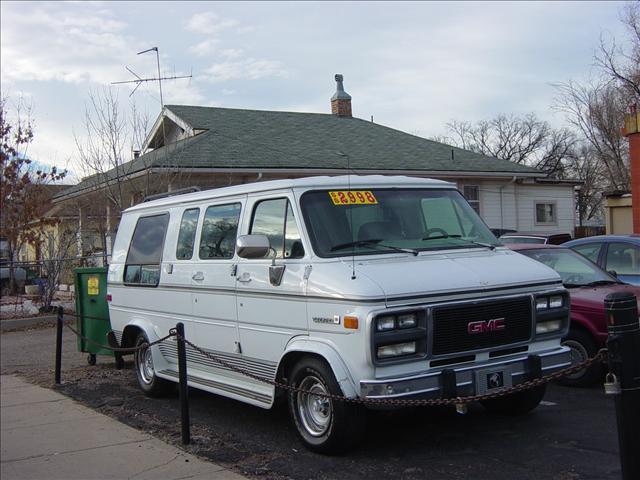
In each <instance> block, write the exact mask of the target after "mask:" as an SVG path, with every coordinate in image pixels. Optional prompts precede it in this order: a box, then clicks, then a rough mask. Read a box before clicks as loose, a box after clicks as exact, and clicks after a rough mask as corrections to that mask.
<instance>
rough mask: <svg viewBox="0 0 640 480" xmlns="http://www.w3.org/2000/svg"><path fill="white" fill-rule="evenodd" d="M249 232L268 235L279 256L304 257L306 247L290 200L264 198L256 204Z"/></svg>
mask: <svg viewBox="0 0 640 480" xmlns="http://www.w3.org/2000/svg"><path fill="white" fill-rule="evenodd" d="M249 233H252V234H254V235H266V236H267V237H268V238H269V244H270V245H271V247H272V248H273V249H274V250H275V251H276V254H277V257H278V258H302V257H304V248H303V247H302V241H301V240H300V232H299V231H298V225H297V224H296V219H295V217H294V215H293V209H292V208H291V204H290V203H289V200H287V199H286V198H277V199H274V200H263V201H261V202H259V203H258V204H257V205H256V208H255V210H254V212H253V220H252V222H251V229H250V231H249Z"/></svg>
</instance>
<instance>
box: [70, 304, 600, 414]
mask: <svg viewBox="0 0 640 480" xmlns="http://www.w3.org/2000/svg"><path fill="white" fill-rule="evenodd" d="M75 316H77V315H75ZM85 318H86V317H85ZM65 326H66V327H67V328H68V329H69V330H71V331H72V332H73V333H74V334H75V335H77V336H78V337H79V338H81V339H82V340H84V341H86V342H89V343H92V344H93V345H96V346H98V347H100V348H104V349H106V350H111V351H113V352H116V353H122V354H127V353H135V352H138V351H141V350H144V349H147V348H150V347H152V346H154V345H158V344H160V343H162V342H164V341H165V340H168V339H169V338H171V337H176V338H177V339H178V340H179V341H183V342H184V343H185V344H187V345H189V346H190V347H191V348H193V349H194V350H196V351H197V352H199V353H200V354H202V355H204V356H205V357H207V358H208V359H210V360H212V361H213V362H214V363H216V364H218V365H220V366H221V367H223V368H225V369H228V370H231V371H232V372H234V373H238V374H240V375H243V376H245V377H248V378H251V379H253V380H256V381H258V382H261V383H265V384H268V385H272V386H274V387H276V388H279V389H282V390H285V391H288V392H291V393H302V394H307V395H314V396H316V397H321V398H327V399H329V400H335V401H339V402H345V403H351V404H360V405H370V406H394V407H433V406H450V405H455V406H456V407H458V408H459V407H461V406H464V405H466V404H468V403H471V402H479V401H483V400H493V399H496V398H500V397H503V396H505V395H511V394H514V393H519V392H523V391H525V390H528V389H531V388H536V387H540V386H542V385H545V384H547V383H549V382H551V381H553V380H559V379H561V378H562V377H565V376H567V375H571V374H573V373H577V372H579V371H580V370H583V369H585V368H589V367H590V366H591V365H593V364H594V363H596V362H602V361H604V360H606V356H607V349H605V348H603V349H601V350H600V351H599V352H598V353H597V354H596V355H594V356H593V357H592V358H588V359H587V360H585V361H583V362H580V363H577V364H575V365H571V366H569V367H567V368H563V369H562V370H558V371H556V372H553V373H550V374H549V375H545V376H542V377H539V378H534V379H532V380H527V381H525V382H522V383H519V384H517V385H514V386H511V387H504V388H501V389H498V390H496V391H494V392H491V393H485V394H481V395H469V396H466V397H451V398H434V399H418V398H416V399H411V398H409V399H398V398H359V397H353V398H350V397H345V396H343V395H335V394H331V393H320V392H311V391H309V390H305V389H302V388H299V387H296V386H293V385H289V384H286V383H283V382H279V381H278V380H275V379H272V378H269V377H263V376H261V375H256V374H255V373H252V372H250V371H248V370H245V369H243V368H241V367H238V366H236V365H232V364H231V363H229V362H227V361H225V360H223V359H222V358H220V357H217V356H216V355H213V354H211V353H210V352H207V351H206V350H204V349H203V348H201V347H199V346H198V345H196V344H195V343H193V342H192V341H190V340H188V339H187V338H185V337H184V336H182V335H179V334H178V333H177V331H176V329H175V328H172V329H170V330H169V334H168V335H165V336H164V337H162V338H160V339H158V340H155V341H153V342H145V343H141V344H140V345H138V346H136V347H112V346H110V345H102V344H101V343H99V342H96V341H95V340H93V339H91V338H88V337H86V336H84V335H82V334H81V333H80V332H78V331H77V330H76V329H75V328H73V327H72V326H70V325H65Z"/></svg>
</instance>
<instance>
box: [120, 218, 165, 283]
mask: <svg viewBox="0 0 640 480" xmlns="http://www.w3.org/2000/svg"><path fill="white" fill-rule="evenodd" d="M168 223H169V214H168V213H163V214H161V215H152V216H150V217H141V218H139V219H138V223H136V228H135V230H134V232H133V238H132V239H131V245H130V246H129V253H128V254H127V261H126V263H125V270H124V283H127V284H132V285H151V286H154V287H155V286H157V285H158V282H159V281H160V261H161V260H162V247H163V245H164V236H165V234H166V233H167V224H168Z"/></svg>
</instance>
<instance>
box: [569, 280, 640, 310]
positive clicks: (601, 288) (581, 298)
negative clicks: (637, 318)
mask: <svg viewBox="0 0 640 480" xmlns="http://www.w3.org/2000/svg"><path fill="white" fill-rule="evenodd" d="M568 290H569V293H570V295H571V309H572V310H582V311H584V310H590V311H594V312H602V313H603V314H604V299H605V297H606V296H607V295H609V294H610V293H615V292H631V293H633V294H634V295H635V296H636V298H637V299H638V310H640V287H637V286H635V285H621V284H611V285H598V286H594V287H575V288H570V289H568Z"/></svg>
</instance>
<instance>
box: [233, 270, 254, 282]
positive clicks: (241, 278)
mask: <svg viewBox="0 0 640 480" xmlns="http://www.w3.org/2000/svg"><path fill="white" fill-rule="evenodd" d="M236 278H237V279H238V281H239V282H242V283H249V282H250V281H251V275H250V274H249V272H244V273H243V274H242V275H240V276H239V277H236Z"/></svg>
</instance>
